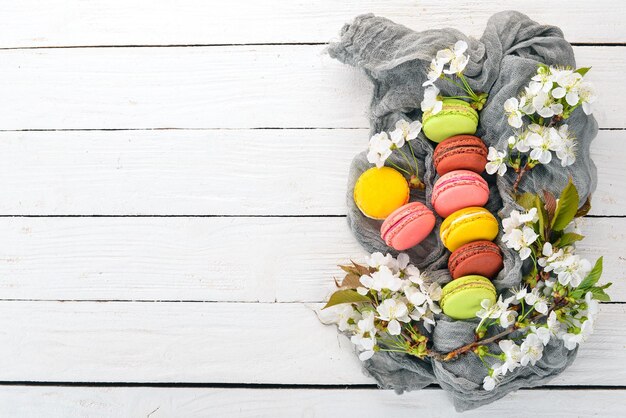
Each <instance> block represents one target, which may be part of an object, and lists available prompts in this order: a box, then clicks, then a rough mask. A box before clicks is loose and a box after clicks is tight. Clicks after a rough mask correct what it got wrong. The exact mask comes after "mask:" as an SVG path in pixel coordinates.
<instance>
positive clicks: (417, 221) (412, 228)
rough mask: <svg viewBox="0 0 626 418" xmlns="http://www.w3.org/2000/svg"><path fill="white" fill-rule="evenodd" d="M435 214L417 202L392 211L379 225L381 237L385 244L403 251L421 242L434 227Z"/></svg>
mask: <svg viewBox="0 0 626 418" xmlns="http://www.w3.org/2000/svg"><path fill="white" fill-rule="evenodd" d="M435 221H436V218H435V214H434V213H433V212H432V211H431V210H430V209H428V208H427V207H426V206H424V205H423V204H421V203H419V202H412V203H409V204H407V205H404V206H402V207H400V208H399V209H397V210H396V211H394V212H393V213H392V214H391V215H389V216H388V217H387V219H386V220H385V222H383V225H382V226H381V237H382V238H383V240H384V241H385V243H386V244H387V245H389V246H390V247H392V248H394V249H396V250H398V251H403V250H406V249H408V248H411V247H414V246H416V245H417V244H419V243H420V242H422V241H423V240H424V239H425V238H426V237H427V236H428V235H429V234H430V233H431V232H432V230H433V228H434V227H435Z"/></svg>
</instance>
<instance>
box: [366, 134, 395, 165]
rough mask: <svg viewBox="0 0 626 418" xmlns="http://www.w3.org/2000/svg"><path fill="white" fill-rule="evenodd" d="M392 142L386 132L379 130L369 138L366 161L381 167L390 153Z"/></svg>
mask: <svg viewBox="0 0 626 418" xmlns="http://www.w3.org/2000/svg"><path fill="white" fill-rule="evenodd" d="M392 145H393V143H392V142H391V140H390V139H389V136H388V135H387V133H386V132H380V133H377V134H376V135H374V136H372V137H371V138H370V142H369V150H368V152H367V161H369V162H370V163H372V164H376V167H378V168H381V167H382V166H383V165H385V161H387V158H389V156H390V155H391V152H392V149H391V146H392Z"/></svg>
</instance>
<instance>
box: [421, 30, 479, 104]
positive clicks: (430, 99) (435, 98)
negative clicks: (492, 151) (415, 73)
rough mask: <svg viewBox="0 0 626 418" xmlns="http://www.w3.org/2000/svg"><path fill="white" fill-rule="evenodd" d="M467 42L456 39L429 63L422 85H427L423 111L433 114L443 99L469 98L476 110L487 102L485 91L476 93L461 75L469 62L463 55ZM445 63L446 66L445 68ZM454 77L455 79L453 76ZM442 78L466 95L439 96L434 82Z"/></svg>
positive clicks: (467, 57)
mask: <svg viewBox="0 0 626 418" xmlns="http://www.w3.org/2000/svg"><path fill="white" fill-rule="evenodd" d="M467 47H468V46H467V42H465V41H457V42H456V43H455V44H454V46H453V47H450V48H446V49H442V50H440V51H438V52H437V55H436V56H435V58H433V60H432V61H431V63H430V68H429V71H428V74H427V78H428V79H427V80H426V81H425V82H424V83H423V84H422V86H424V87H427V88H426V90H425V91H424V100H423V101H422V104H421V108H422V111H423V112H430V113H431V114H433V115H435V114H437V113H439V112H440V111H441V109H442V108H443V101H442V100H443V99H444V98H448V99H469V100H470V105H471V106H472V107H473V108H474V109H476V110H482V108H483V107H484V105H485V103H486V102H487V97H488V94H487V93H476V92H474V90H473V89H472V87H471V86H470V85H469V82H468V81H467V78H465V76H464V75H463V70H465V67H466V66H467V64H468V63H469V56H467V55H465V51H467ZM446 65H448V67H447V68H446ZM453 77H454V78H456V80H455V79H454V78H453ZM439 79H443V80H445V81H447V82H449V83H452V84H453V85H455V86H456V87H458V88H459V89H461V90H463V91H464V92H465V93H466V94H467V96H445V97H444V96H441V95H440V94H439V93H440V91H439V89H438V88H437V87H436V86H435V82H436V81H437V80H439ZM457 80H458V81H457Z"/></svg>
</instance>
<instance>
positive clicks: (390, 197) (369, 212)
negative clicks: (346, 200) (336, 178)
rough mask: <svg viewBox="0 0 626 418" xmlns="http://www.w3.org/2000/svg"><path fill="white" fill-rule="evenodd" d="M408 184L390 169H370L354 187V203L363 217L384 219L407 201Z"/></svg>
mask: <svg viewBox="0 0 626 418" xmlns="http://www.w3.org/2000/svg"><path fill="white" fill-rule="evenodd" d="M409 193H410V190H409V183H408V182H407V181H406V179H405V178H404V176H403V175H402V174H401V173H400V172H399V171H398V170H394V169H393V168H391V167H381V168H377V167H372V168H370V169H369V170H366V171H364V172H363V174H361V176H360V177H359V178H358V180H357V181H356V184H355V185H354V194H353V196H354V202H355V203H356V205H357V207H358V208H359V210H360V211H361V212H362V213H363V215H365V216H367V217H368V218H372V219H379V220H382V219H385V218H386V217H387V216H389V215H390V214H391V212H393V211H394V210H396V209H398V208H399V207H400V206H402V205H404V204H405V203H407V202H408V201H409Z"/></svg>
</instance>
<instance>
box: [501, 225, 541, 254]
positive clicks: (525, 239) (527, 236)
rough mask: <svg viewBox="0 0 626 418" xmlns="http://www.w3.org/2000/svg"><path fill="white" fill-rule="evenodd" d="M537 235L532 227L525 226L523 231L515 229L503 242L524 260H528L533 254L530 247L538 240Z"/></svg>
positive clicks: (504, 237) (505, 235)
mask: <svg viewBox="0 0 626 418" xmlns="http://www.w3.org/2000/svg"><path fill="white" fill-rule="evenodd" d="M538 236H539V235H537V233H536V232H535V231H534V230H533V229H532V228H530V227H528V226H524V227H523V228H522V229H517V228H516V229H513V230H512V231H511V232H510V233H508V234H504V236H503V237H502V240H503V241H505V242H506V246H507V247H508V248H513V249H514V250H515V251H517V252H518V253H519V255H520V258H521V259H522V260H526V259H527V258H528V257H529V256H530V253H531V250H530V248H529V247H530V245H532V243H533V242H535V241H536V240H537V237H538Z"/></svg>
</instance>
